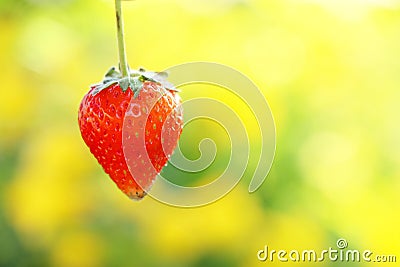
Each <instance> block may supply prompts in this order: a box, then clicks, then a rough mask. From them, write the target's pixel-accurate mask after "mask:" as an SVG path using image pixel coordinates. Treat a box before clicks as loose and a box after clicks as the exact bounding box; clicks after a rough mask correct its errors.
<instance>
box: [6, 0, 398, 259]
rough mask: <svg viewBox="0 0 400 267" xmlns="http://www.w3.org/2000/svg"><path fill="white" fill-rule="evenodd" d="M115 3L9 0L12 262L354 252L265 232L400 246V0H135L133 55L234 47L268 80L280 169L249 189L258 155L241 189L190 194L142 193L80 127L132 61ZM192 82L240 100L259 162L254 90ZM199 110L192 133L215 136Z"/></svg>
mask: <svg viewBox="0 0 400 267" xmlns="http://www.w3.org/2000/svg"><path fill="white" fill-rule="evenodd" d="M113 8H114V3H113V1H111V0H104V1H95V0H88V1H68V0H59V1H44V0H43V1H39V0H35V1H33V0H20V1H11V0H3V1H1V2H0V33H1V34H0V35H1V37H0V38H1V42H0V63H1V67H0V83H1V85H0V198H1V204H0V235H1V237H0V265H1V266H60V267H63V266H71V267H73V266H76V267H79V266H84V267H91V266H93V267H101V266H174V267H179V266H193V267H196V266H210V267H212V266H218V267H220V266H221V267H224V266H229V267H230V266H233V267H234V266H267V265H268V266H310V265H311V266H313V265H318V266H342V264H341V263H340V262H336V263H332V262H329V261H325V262H322V263H306V262H287V263H282V262H279V261H274V262H261V261H259V260H258V259H257V251H259V250H260V249H263V248H264V246H266V245H268V246H269V248H271V249H276V250H279V249H285V250H288V251H290V250H292V249H298V250H302V249H315V250H317V251H319V250H323V249H327V248H329V247H335V246H336V241H337V240H338V239H339V238H344V239H346V240H347V242H348V243H349V248H350V249H359V250H365V249H369V250H371V251H374V252H375V253H376V254H382V255H384V254H386V255H397V263H392V266H395V265H396V264H398V261H400V254H399V251H400V243H399V240H400V230H399V227H398V226H399V225H400V215H399V210H400V205H399V203H400V197H399V194H398V192H399V190H400V168H399V166H400V126H399V123H398V121H399V117H400V109H399V100H400V90H399V87H400V75H399V73H400V64H399V62H400V52H399V47H400V35H399V28H400V15H399V14H400V4H399V2H398V1H394V0H393V1H358V0H351V1H344V0H341V1H332V0H299V1H294V0H283V1H282V0H279V1H278V0H273V1H262V0H214V1H208V0H207V1H206V0H204V1H197V0H185V1H162V0H147V1H143V0H137V1H124V2H123V8H124V17H125V35H126V43H127V53H128V60H129V63H130V66H131V68H139V67H144V68H146V69H150V70H163V69H167V68H169V67H171V66H174V65H177V64H182V63H186V62H193V61H210V62H217V63H221V64H225V65H228V66H231V67H233V68H235V69H237V70H238V71H240V72H242V73H243V74H245V75H246V76H248V77H249V78H250V79H251V80H252V81H253V82H254V83H255V84H256V85H257V86H258V87H259V89H260V91H261V92H262V93H263V94H264V96H265V97H266V99H267V100H268V103H269V105H270V107H271V110H272V113H273V115H274V119H275V124H276V134H277V136H276V138H277V144H276V145H277V149H276V157H275V161H274V164H273V167H272V169H271V173H270V175H269V176H268V178H267V180H266V182H265V183H264V184H263V186H262V187H261V188H260V189H259V190H258V191H256V192H255V193H253V194H249V193H248V192H247V188H248V184H249V181H250V179H251V177H250V176H251V175H250V174H249V173H246V175H245V177H244V179H243V180H242V181H241V182H240V183H239V184H238V186H237V187H235V189H234V190H233V191H232V192H231V193H229V194H228V195H227V196H225V197H224V198H222V199H220V200H219V201H217V202H215V203H212V204H210V205H206V206H204V207H201V208H190V209H188V208H186V209H185V208H175V207H171V206H168V205H164V204H162V203H159V202H157V201H156V200H154V199H152V198H150V197H146V198H145V199H144V200H143V201H141V202H132V201H130V200H129V199H128V198H127V197H126V196H124V195H123V194H122V193H121V192H120V191H119V190H118V188H117V187H116V186H115V184H114V183H113V182H112V181H111V180H110V179H109V178H108V176H107V175H106V174H105V173H104V172H103V171H102V169H101V167H100V166H99V165H98V164H97V162H96V160H95V159H94V158H93V157H92V155H91V154H90V152H89V150H88V149H87V147H86V146H85V144H84V142H83V141H82V139H81V137H80V132H79V128H78V124H77V110H78V107H79V103H80V100H81V99H82V97H83V95H84V94H85V93H86V92H87V91H88V89H89V87H90V85H91V84H94V83H97V82H98V81H100V80H101V79H102V77H103V75H104V73H105V72H106V71H107V70H108V68H109V67H110V66H112V65H117V62H118V58H117V56H118V55H117V44H116V32H115V25H114V24H115V21H114V20H115V15H114V10H113ZM181 95H182V98H183V100H190V99H192V98H196V97H201V96H204V97H210V96H212V97H213V98H214V99H216V100H218V101H221V102H224V103H225V104H226V105H228V106H230V107H231V108H232V110H234V111H235V112H236V113H237V114H238V116H239V118H240V119H241V120H242V121H243V122H244V124H245V125H246V129H247V130H248V135H249V137H250V138H249V139H250V140H252V144H253V145H255V147H256V149H255V150H254V151H252V153H253V154H252V155H251V161H250V165H251V166H252V167H253V169H254V166H255V164H256V161H255V158H257V156H258V154H257V153H259V150H257V149H258V148H260V147H259V145H260V143H259V142H258V141H257V138H258V135H259V133H258V131H257V123H256V121H255V120H254V118H253V117H252V115H251V111H250V109H249V108H248V107H246V105H245V103H244V102H243V101H241V100H240V98H238V97H237V96H235V95H233V94H231V93H228V92H227V91H226V90H225V91H224V90H223V89H221V88H217V87H216V86H206V85H201V86H187V88H186V89H184V88H183V89H182V93H181ZM199 125H200V126H197V127H198V128H195V130H194V132H196V131H198V134H197V135H196V134H194V136H193V137H192V138H186V139H187V140H189V141H190V140H192V141H193V140H198V139H199V137H203V136H202V135H201V133H204V132H206V131H203V130H202V128H201V127H204V126H205V125H206V124H199ZM194 127H196V126H194ZM224 138H225V136H224V135H222V134H221V135H220V136H218V138H216V139H217V140H216V141H217V143H218V142H219V141H221V144H220V145H221V146H220V147H221V148H222V152H224V153H226V151H227V149H228V145H226V143H224V140H225V139H224ZM225 141H226V140H225ZM193 143H194V142H193ZM184 145H186V146H187V147H186V148H191V149H192V148H196V147H197V145H198V144H197V143H196V144H192V143H190V142H189V144H184ZM192 150H194V149H192ZM197 152H198V151H193V155H197V154H196V153H197ZM193 155H191V156H193ZM224 155H225V154H224ZM221 162H224V161H223V160H221V161H219V162H217V163H216V165H218V164H220V163H221ZM261 164H262V163H261ZM211 167H213V166H211ZM218 171H219V170H213V169H211V170H210V171H209V172H207V173H206V174H205V175H203V176H201V175H199V177H200V178H199V180H198V181H196V183H198V184H202V183H204V182H209V181H211V180H213V179H215V177H213V175H214V174H215V173H218ZM177 178H179V179H180V180H183V181H184V180H185V179H186V176H184V175H182V174H180V176H179V177H177ZM188 183H189V184H190V182H188ZM363 264H364V263H353V262H349V263H346V264H345V265H344V264H343V266H364V265H363ZM370 265H371V266H375V265H374V263H371V264H370ZM388 265H389V264H388Z"/></svg>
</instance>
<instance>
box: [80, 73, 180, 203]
mask: <svg viewBox="0 0 400 267" xmlns="http://www.w3.org/2000/svg"><path fill="white" fill-rule="evenodd" d="M164 76H165V75H164V73H152V72H145V71H144V70H143V69H141V70H139V71H136V72H131V73H130V75H128V76H127V77H122V75H121V74H120V73H119V72H118V71H116V70H115V69H114V68H112V69H111V70H110V71H109V72H108V73H107V74H106V78H105V79H104V81H103V82H102V83H100V84H97V85H94V86H92V87H91V89H90V90H89V92H88V93H87V94H86V95H85V96H84V97H83V100H82V102H81V104H80V107H79V114H78V121H79V127H80V131H81V134H82V138H83V140H84V142H85V143H86V145H87V146H88V147H89V149H90V151H91V153H92V154H93V155H94V156H95V158H96V159H97V161H98V162H99V163H100V165H101V166H102V167H103V169H104V171H105V172H106V173H107V174H108V175H109V176H110V177H111V179H112V180H113V181H114V182H115V183H116V185H117V186H118V187H119V188H120V189H121V190H122V191H123V192H124V193H125V194H126V195H128V196H129V197H130V198H131V199H141V198H143V197H144V196H145V195H146V192H148V190H149V189H150V187H151V185H152V184H153V182H154V180H155V178H156V176H157V174H158V173H159V172H160V171H161V169H162V168H163V167H164V166H165V165H166V163H167V161H168V157H169V156H170V155H171V154H172V152H173V150H174V149H175V147H176V144H177V142H178V139H179V136H180V134H181V131H182V125H183V120H182V108H181V105H180V104H181V102H180V97H179V95H178V93H177V92H176V89H175V88H174V87H173V86H172V85H171V84H170V83H168V82H167V81H166V80H165V77H164Z"/></svg>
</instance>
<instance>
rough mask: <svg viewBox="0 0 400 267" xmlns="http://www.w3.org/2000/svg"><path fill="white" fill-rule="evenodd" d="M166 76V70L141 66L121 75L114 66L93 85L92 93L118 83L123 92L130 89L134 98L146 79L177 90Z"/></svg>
mask: <svg viewBox="0 0 400 267" xmlns="http://www.w3.org/2000/svg"><path fill="white" fill-rule="evenodd" d="M167 78H168V74H167V73H166V72H152V71H145V70H144V69H142V68H141V69H139V70H137V71H136V70H130V71H129V75H128V76H126V77H123V76H122V74H121V73H120V72H119V71H118V70H117V69H116V68H115V67H112V68H111V69H109V70H108V71H107V73H106V75H105V77H104V80H103V81H102V82H100V83H98V84H96V85H94V86H93V87H94V90H93V91H92V95H97V94H98V93H100V92H101V91H102V90H104V89H107V88H109V87H110V86H112V85H114V84H118V85H119V86H120V87H121V89H122V91H123V92H126V90H128V89H130V90H132V92H133V93H134V97H135V98H136V97H137V96H138V95H139V93H140V91H141V90H142V88H143V83H144V82H146V81H151V82H156V83H158V84H161V85H162V86H164V87H165V88H166V89H168V90H171V91H178V90H177V89H176V88H175V86H174V85H173V84H171V83H170V82H168V81H167Z"/></svg>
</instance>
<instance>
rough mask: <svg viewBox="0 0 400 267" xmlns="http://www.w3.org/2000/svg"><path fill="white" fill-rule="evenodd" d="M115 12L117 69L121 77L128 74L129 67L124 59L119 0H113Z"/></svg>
mask: <svg viewBox="0 0 400 267" xmlns="http://www.w3.org/2000/svg"><path fill="white" fill-rule="evenodd" d="M115 14H116V17H117V38H118V52H119V69H120V71H121V74H122V77H128V76H129V67H128V62H127V60H126V51H125V40H124V22H123V19H122V8H121V0H115Z"/></svg>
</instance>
